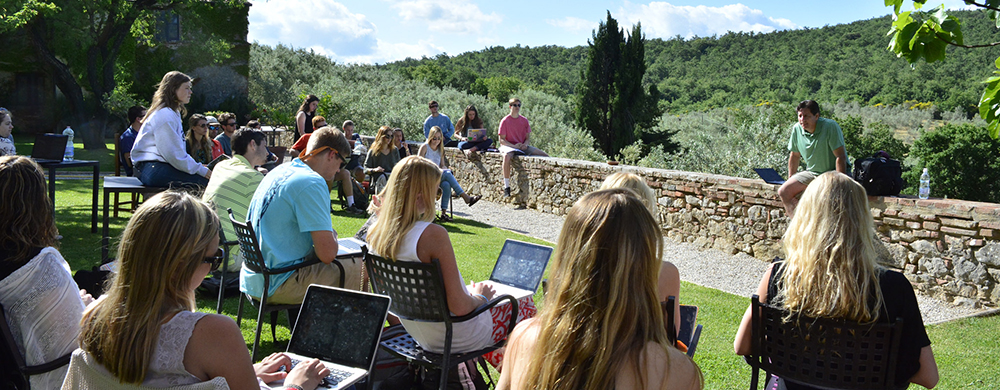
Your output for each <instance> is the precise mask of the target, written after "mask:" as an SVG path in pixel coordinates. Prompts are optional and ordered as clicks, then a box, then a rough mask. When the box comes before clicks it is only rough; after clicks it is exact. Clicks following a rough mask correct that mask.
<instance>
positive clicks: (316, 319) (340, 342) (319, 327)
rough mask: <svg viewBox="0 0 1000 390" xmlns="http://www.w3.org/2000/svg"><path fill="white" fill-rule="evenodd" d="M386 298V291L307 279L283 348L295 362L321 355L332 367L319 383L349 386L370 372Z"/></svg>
mask: <svg viewBox="0 0 1000 390" xmlns="http://www.w3.org/2000/svg"><path fill="white" fill-rule="evenodd" d="M389 302H390V299H389V297H387V296H384V295H376V294H369V293H365V292H360V291H353V290H344V289H341V288H335V287H328V286H321V285H317V284H313V285H310V286H309V289H308V290H307V291H306V296H305V299H303V301H302V308H301V309H300V310H299V317H298V319H297V320H296V321H295V328H294V329H293V330H292V339H291V340H290V341H289V342H288V350H287V351H286V352H285V354H287V355H288V356H289V357H291V358H292V365H293V366H294V365H295V364H298V362H300V361H306V360H309V359H319V360H320V361H321V362H323V364H324V365H326V367H327V368H329V369H330V375H328V376H327V377H326V378H325V379H324V380H323V382H322V383H321V384H320V386H319V387H318V388H321V389H344V388H347V387H350V386H351V385H353V384H354V383H357V382H358V381H360V380H362V379H364V378H365V376H367V375H368V373H369V372H371V369H372V364H373V363H374V362H375V352H376V351H377V350H378V342H379V337H381V336H382V326H383V325H384V324H385V317H386V313H388V312H389ZM272 386H273V385H272ZM274 388H281V387H274Z"/></svg>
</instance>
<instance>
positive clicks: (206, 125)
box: [194, 123, 208, 127]
mask: <svg viewBox="0 0 1000 390" xmlns="http://www.w3.org/2000/svg"><path fill="white" fill-rule="evenodd" d="M194 127H208V124H207V123H202V124H200V125H194Z"/></svg>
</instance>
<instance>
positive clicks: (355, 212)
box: [344, 204, 365, 214]
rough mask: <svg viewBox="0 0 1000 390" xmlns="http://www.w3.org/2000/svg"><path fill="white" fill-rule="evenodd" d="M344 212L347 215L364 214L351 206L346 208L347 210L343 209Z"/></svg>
mask: <svg viewBox="0 0 1000 390" xmlns="http://www.w3.org/2000/svg"><path fill="white" fill-rule="evenodd" d="M344 211H346V212H348V213H351V214H364V213H365V211H364V210H362V209H359V208H357V207H356V206H354V205H353V204H352V205H350V206H347V208H345V209H344Z"/></svg>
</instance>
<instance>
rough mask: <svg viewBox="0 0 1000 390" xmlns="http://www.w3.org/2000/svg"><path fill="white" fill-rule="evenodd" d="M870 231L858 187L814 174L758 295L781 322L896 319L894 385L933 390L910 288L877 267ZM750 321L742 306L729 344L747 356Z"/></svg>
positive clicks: (930, 357)
mask: <svg viewBox="0 0 1000 390" xmlns="http://www.w3.org/2000/svg"><path fill="white" fill-rule="evenodd" d="M874 232H875V228H874V223H873V221H872V215H871V209H870V208H869V206H868V197H867V194H866V193H865V189H864V188H862V187H861V185H860V184H858V183H857V182H855V181H854V179H851V178H850V177H848V176H846V175H844V174H842V173H839V172H834V171H830V172H827V173H824V174H822V175H820V176H819V177H818V178H816V180H814V181H813V182H812V183H810V184H809V187H807V188H806V190H805V192H803V194H802V199H801V200H800V201H799V204H798V207H796V209H795V216H794V217H792V221H791V222H790V223H789V224H788V229H787V230H786V231H785V235H784V237H783V238H782V242H783V243H784V245H785V253H786V254H787V256H788V258H787V259H786V260H785V261H783V262H777V263H774V264H772V265H771V266H770V267H768V270H767V272H765V273H764V276H763V277H762V278H761V280H760V285H759V286H758V288H757V295H758V296H760V300H761V302H762V303H768V304H771V305H776V306H780V307H784V308H785V309H786V310H788V311H789V312H790V313H791V314H790V318H788V320H794V319H795V318H796V317H798V316H800V315H802V316H807V317H815V318H840V319H846V320H850V321H857V322H858V323H874V322H890V321H892V320H894V319H895V318H897V317H902V318H903V335H902V338H901V340H902V345H901V346H900V353H899V360H898V362H897V365H896V381H897V383H896V384H897V385H898V386H900V387H903V388H905V387H906V386H907V385H908V384H909V383H911V382H912V383H916V384H918V385H921V386H924V387H927V388H933V387H934V386H935V385H936V384H937V381H938V370H937V363H935V361H934V352H933V351H932V350H931V346H930V344H931V342H930V339H929V338H928V337H927V332H926V331H925V330H924V323H923V319H922V318H921V316H920V308H919V307H918V306H917V299H916V296H915V295H914V293H913V286H911V285H910V282H909V281H908V280H907V279H906V277H904V276H903V274H901V273H899V272H896V271H891V270H887V269H884V268H882V267H880V266H878V265H877V263H876V262H875V258H876V252H875V245H876V242H875V240H874V239H873V236H874ZM879 245H880V244H879ZM750 322H751V312H750V308H747V311H746V314H744V315H743V322H742V323H741V324H740V328H739V330H738V331H737V333H736V339H735V341H734V342H733V348H734V349H735V350H736V353H737V354H740V355H746V354H749V353H750V352H751V350H750V349H751V343H752V340H751V329H750V327H751V323H750ZM772 380H776V379H772ZM788 388H789V389H792V388H793V387H792V386H789V387H788ZM794 388H799V387H794ZM807 388H808V387H807Z"/></svg>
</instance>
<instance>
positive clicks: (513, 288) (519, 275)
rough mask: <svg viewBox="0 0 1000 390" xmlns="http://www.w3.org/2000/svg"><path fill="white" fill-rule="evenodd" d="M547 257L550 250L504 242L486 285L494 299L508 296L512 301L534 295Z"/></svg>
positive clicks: (547, 262)
mask: <svg viewBox="0 0 1000 390" xmlns="http://www.w3.org/2000/svg"><path fill="white" fill-rule="evenodd" d="M550 257H552V247H548V246H544V245H538V244H532V243H529V242H524V241H517V240H511V239H507V241H506V242H504V243H503V249H501V250H500V256H499V257H498V258H497V263H496V265H495V266H493V272H492V273H490V280H489V283H490V285H491V286H492V287H493V289H494V291H496V295H503V294H510V295H511V296H513V297H514V298H516V299H521V298H524V297H527V296H530V295H534V294H535V291H537V290H538V284H540V283H541V282H542V275H543V274H544V273H545V267H546V266H548V264H549V258H550Z"/></svg>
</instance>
